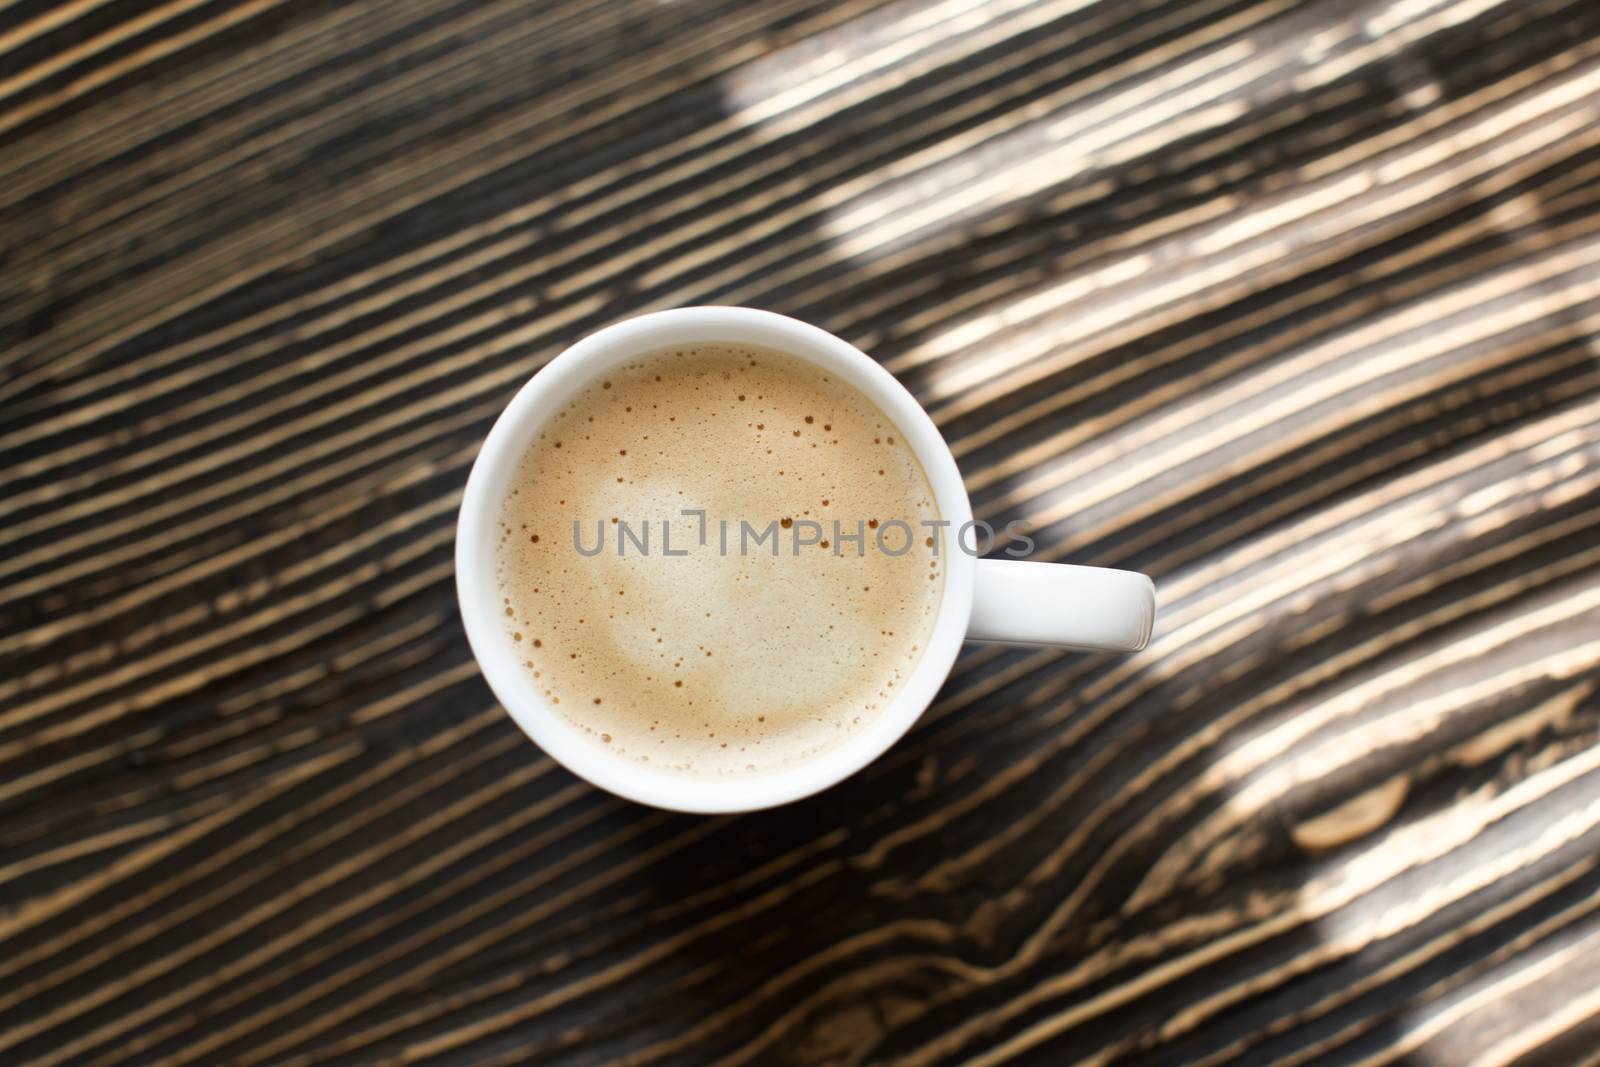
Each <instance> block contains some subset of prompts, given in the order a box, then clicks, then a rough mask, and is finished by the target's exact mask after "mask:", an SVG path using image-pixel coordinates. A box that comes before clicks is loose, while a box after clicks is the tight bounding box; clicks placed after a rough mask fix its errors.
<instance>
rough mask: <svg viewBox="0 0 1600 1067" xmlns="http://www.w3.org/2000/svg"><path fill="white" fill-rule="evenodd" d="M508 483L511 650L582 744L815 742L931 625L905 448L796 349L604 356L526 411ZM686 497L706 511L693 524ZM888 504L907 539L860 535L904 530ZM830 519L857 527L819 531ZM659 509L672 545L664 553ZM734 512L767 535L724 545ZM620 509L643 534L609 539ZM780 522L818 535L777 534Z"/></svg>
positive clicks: (816, 746) (866, 716) (716, 766)
mask: <svg viewBox="0 0 1600 1067" xmlns="http://www.w3.org/2000/svg"><path fill="white" fill-rule="evenodd" d="M515 485H516V488H515V489H514V490H513V492H512V495H511V496H510V497H508V498H507V500H506V502H505V506H504V510H503V514H502V518H501V543H500V548H499V551H498V553H497V558H496V573H497V576H498V578H499V581H500V587H501V595H502V598H503V601H504V609H505V622H506V628H507V632H508V633H510V634H511V635H512V638H513V640H514V642H515V643H516V647H517V649H518V652H519V655H520V656H522V657H523V661H524V667H525V669H526V670H527V671H528V672H529V673H530V674H531V675H533V677H534V680H535V683H536V684H537V685H538V686H539V688H540V691H541V692H543V693H544V695H545V697H546V699H548V700H550V701H552V703H554V706H555V708H556V710H557V711H559V712H560V713H561V714H562V715H563V716H565V717H566V718H567V720H568V721H569V722H571V723H572V724H573V725H575V726H577V727H578V728H579V729H581V730H583V731H584V732H585V733H587V734H588V735H589V736H591V737H592V738H594V739H595V741H596V743H598V744H601V745H604V746H606V747H607V748H608V749H610V750H611V751H613V752H616V753H618V754H621V755H624V756H626V757H629V758H633V759H637V760H639V761H641V762H645V763H649V764H650V765H651V766H653V767H658V768H663V769H668V770H672V771H677V772H682V773H686V774H693V775H697V776H702V777H722V776H740V775H748V774H755V773H762V772H769V771H772V770H776V769H779V768H782V767H785V766H789V765H792V764H794V763H796V762H799V761H803V760H805V759H807V758H809V757H811V756H813V755H816V754H817V753H820V752H822V751H823V750H825V749H827V748H829V747H831V746H833V745H835V744H837V743H838V742H839V741H840V740H841V739H843V738H844V737H846V736H848V735H849V734H850V733H851V732H852V731H854V730H857V729H859V728H860V727H861V726H862V725H863V724H864V723H866V722H868V721H870V719H871V718H872V717H873V716H874V715H875V714H877V713H878V712H880V711H881V710H882V709H883V708H884V707H885V706H886V705H887V704H888V703H889V701H890V700H891V699H892V698H893V696H894V695H895V692H896V689H897V688H898V687H899V686H900V685H902V684H903V681H904V679H905V678H906V677H907V676H908V675H909V674H910V673H911V670H912V668H913V667H914V666H915V665H916V662H917V660H918V659H919V658H920V656H921V654H922V650H923V648H924V647H925V646H926V644H927V639H928V635H929V634H930V633H931V631H932V628H933V622H934V617H935V614H936V613H937V610H938V605H939V600H940V596H941V594H942V587H943V585H944V569H945V568H944V557H943V555H942V553H943V552H944V551H945V548H946V543H945V540H946V539H936V541H935V544H936V546H937V554H936V552H935V548H934V547H932V546H930V545H929V544H928V537H929V535H930V532H931V531H930V529H928V528H925V527H923V526H922V525H921V523H922V522H923V521H924V520H932V519H934V518H936V517H937V513H936V511H935V509H934V505H933V493H932V490H931V489H930V487H929V485H928V480H927V477H926V475H925V474H924V473H923V471H922V468H921V465H920V464H919V463H918V462H917V459H916V457H915V455H914V454H913V453H912V451H911V449H910V448H909V447H908V446H907V445H906V444H905V442H904V441H902V440H901V439H900V438H899V437H898V434H897V431H896V429H895V427H894V426H893V424H891V423H890V422H889V420H888V419H887V418H886V417H885V416H884V414H883V413H882V412H881V411H880V410H878V408H877V407H876V406H874V405H873V404H872V403H871V402H870V401H868V400H867V398H866V397H865V396H863V395H861V394H860V393H859V392H857V391H856V390H855V389H854V388H853V387H851V386H849V385H847V384H845V383H843V382H840V381H838V380H837V379H836V378H831V377H830V375H828V374H827V373H826V372H825V371H823V370H822V369H820V368H817V367H815V366H813V365H812V364H809V363H806V362H805V361H803V360H800V359H797V358H795V357H793V356H788V355H785V354H782V353H778V352H773V351H768V350H763V349H751V348H742V347H739V348H735V347H730V346H700V347H694V348H684V349H671V350H668V351H665V352H659V353H654V354H651V355H647V356H643V357H641V358H640V359H638V360H636V361H634V362H632V363H629V364H627V365H625V366H622V367H619V368H617V369H616V370H615V371H613V372H611V373H610V374H609V375H608V376H607V377H606V378H605V379H604V380H603V381H600V382H596V383H594V384H593V385H592V386H591V387H590V388H589V389H588V390H587V391H585V392H584V393H582V394H581V395H580V396H578V397H577V398H576V399H575V400H574V401H573V402H572V403H571V404H569V405H568V406H567V407H566V408H565V409H563V410H562V411H561V412H559V413H558V414H557V415H556V417H555V418H554V419H553V420H552V421H551V422H550V423H549V424H548V425H547V426H545V427H544V428H543V431H542V432H541V433H540V435H539V437H538V439H537V440H536V441H535V443H534V444H533V446H532V447H531V448H530V449H529V451H528V453H527V455H526V456H525V457H524V458H523V461H522V464H521V466H520V468H519V471H518V474H517V478H516V482H515ZM684 509H703V510H704V511H705V513H706V516H705V525H704V535H705V543H704V544H701V541H700V538H701V534H702V526H701V521H700V519H699V518H698V517H697V516H685V515H683V514H682V511H683V510H684ZM895 519H898V520H901V521H902V522H905V523H906V524H907V525H908V526H909V527H910V528H911V530H912V531H914V535H913V536H912V537H911V539H910V541H911V547H910V550H909V551H906V552H905V553H904V554H903V555H890V554H888V553H885V552H883V551H881V550H880V549H879V546H878V543H877V533H878V532H879V530H884V532H885V540H886V543H887V545H888V547H889V548H890V550H891V551H898V550H899V548H900V546H901V544H902V543H904V542H905V541H906V536H905V534H904V533H903V532H901V531H899V530H898V529H896V530H894V532H893V536H889V533H890V531H889V530H888V529H887V528H886V524H889V523H890V521H891V520H895ZM835 520H837V521H838V522H839V524H840V527H841V528H842V531H843V532H844V533H845V534H847V535H854V534H855V533H856V532H857V529H858V523H860V524H861V526H860V529H861V530H862V532H863V533H864V534H865V540H864V544H863V545H862V546H861V547H860V548H858V547H857V545H856V543H855V542H854V541H849V540H846V541H843V542H842V543H840V544H837V545H836V544H835V543H834V541H835V532H834V525H833V524H834V521H835ZM663 521H666V522H667V523H669V527H668V531H667V532H668V533H669V534H670V547H671V550H672V551H673V552H674V553H679V552H686V553H687V554H685V555H676V554H674V555H671V556H669V555H666V554H665V552H664V551H663V550H664V548H665V547H666V546H665V545H663V543H662V534H663V526H662V523H663ZM741 521H744V522H748V524H749V526H750V528H751V530H752V531H755V532H759V531H761V530H763V529H764V528H766V527H767V526H768V524H770V523H773V522H774V521H777V522H778V523H779V525H778V526H776V527H775V528H774V529H775V530H776V531H777V534H778V536H779V541H780V551H779V553H778V555H777V556H776V557H774V556H773V555H772V554H771V548H770V542H766V543H762V544H761V545H760V546H759V547H756V548H754V549H751V550H750V551H749V552H748V554H741V553H740V546H741V532H742V531H741V525H740V524H741ZM574 522H576V523H578V537H577V542H576V544H575V540H574V526H573V524H574ZM724 522H725V523H726V524H727V525H726V531H727V532H726V538H727V549H728V552H727V555H723V554H722V552H721V547H722V546H721V543H720V542H721V541H722V538H723V536H724V534H723V530H724V526H723V523H724ZM808 522H817V523H819V524H820V525H821V527H822V529H821V531H820V535H818V534H816V533H815V532H813V531H811V530H810V529H809V528H808V527H807V525H806V524H807V523H808ZM624 524H626V525H627V527H628V528H629V529H630V530H631V531H632V532H633V533H634V535H635V536H636V537H637V536H638V535H639V533H640V532H641V531H647V534H646V536H648V538H649V544H648V551H647V552H643V553H641V552H640V551H639V549H638V546H637V544H636V543H635V541H634V540H631V539H630V540H624V541H623V554H621V555H619V554H618V550H617V544H618V540H619V535H620V534H621V532H622V528H623V525H624ZM796 534H799V535H800V537H801V540H805V539H806V538H807V537H808V536H813V537H816V536H820V542H821V543H816V544H812V545H808V546H802V547H800V548H799V549H798V554H795V553H796V549H795V547H794V541H795V535H796ZM602 537H603V542H601V543H603V546H604V547H603V550H602V551H600V552H599V554H597V555H592V556H586V555H583V554H581V553H580V551H579V546H581V547H582V548H584V549H586V550H590V549H593V548H594V547H595V545H596V543H597V542H600V539H601V538H602ZM745 544H746V547H747V548H748V547H749V535H746V541H745ZM557 702H558V703H557Z"/></svg>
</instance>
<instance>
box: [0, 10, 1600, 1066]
mask: <svg viewBox="0 0 1600 1067" xmlns="http://www.w3.org/2000/svg"><path fill="white" fill-rule="evenodd" d="M0 49H3V58H0V108H3V110H0V144H3V148H0V172H3V175H0V243H3V246H4V247H3V259H0V339H3V344H0V351H3V366H4V370H3V372H0V470H4V472H5V475H4V494H3V505H0V506H3V509H4V521H3V525H0V541H3V545H0V600H3V605H0V665H3V670H0V1063H3V1064H6V1065H12V1064H18V1065H20V1064H28V1065H37V1067H49V1065H73V1067H110V1065H113V1064H118V1065H126V1064H161V1065H168V1067H177V1065H180V1064H201V1065H210V1064H241V1065H254V1064H274V1065H277V1064H282V1065H311V1064H368V1063H374V1064H375V1063H397V1062H412V1061H426V1062H430V1063H438V1064H472V1065H488V1064H521V1063H560V1064H610V1063H625V1064H656V1063H662V1064H679V1063H681V1064H695V1065H705V1064H729V1065H731V1064H759V1065H767V1064H858V1063H874V1064H879V1063H882V1064H902V1065H924V1064H926V1065H931V1064H953V1063H972V1064H985V1065H987V1064H998V1063H1019V1064H1047V1065H1057V1064H1069V1063H1087V1064H1104V1063H1112V1062H1115V1063H1128V1064H1174V1063H1185V1064H1207V1065H1210V1064H1224V1063H1232V1064H1241V1063H1242V1064H1265V1063H1282V1064H1306V1065H1313V1064H1317V1065H1320V1064H1405V1065H1407V1067H1461V1065H1467V1064H1473V1065H1479V1064H1505V1063H1519V1064H1550V1065H1556V1067H1572V1065H1576V1064H1583V1063H1587V1064H1595V1063H1600V1056H1597V1053H1600V743H1597V741H1600V739H1597V733H1600V697H1597V694H1596V686H1597V683H1600V666H1597V664H1600V180H1597V179H1600V4H1596V3H1593V2H1592V0H1528V2H1519V0H1360V2H1351V0H1326V2H1318V3H1310V4H1304V5H1295V4H1292V3H1288V2H1285V0H1259V2H1258V0H1197V2H1194V3H1174V2H1168V0H1041V2H1038V3H1020V2H1011V0H991V2H988V3H978V2H975V0H888V2H882V3H878V2H855V0H848V2H842V3H823V2H818V0H769V2H766V3H761V4H752V3H734V2H731V0H597V2H592V3H582V2H576V0H566V2H560V3H545V4H533V3H525V2H517V0H501V2H489V3H450V2H444V0H391V2H370V3H365V4H352V5H338V4H332V3H322V2H317V3H311V2H292V3H291V2H289V0H139V2H116V0H111V2H108V0H72V2H67V3H51V2H34V0H20V2H14V3H10V4H6V5H4V7H3V9H0ZM701 302H720V303H737V304H749V305H755V306H762V307H769V308H773V309H777V310H781V311H784V312H788V313H791V314H794V315H797V316H800V317H802V318H806V319H809V320H811V321H813V322H816V323H818V324H820V325H822V326H824V327H826V328H828V329H830V330H833V331H835V332H837V333H839V334H841V335H843V336H845V337H847V338H849V339H850V340H852V341H854V342H855V343H857V344H858V345H860V346H861V347H863V348H864V349H865V350H867V351H868V352H870V353H872V354H873V355H874V356H875V357H876V358H878V359H880V360H882V362H883V363H884V364H885V365H886V366H888V367H889V368H890V369H892V370H893V371H894V372H895V373H896V374H898V375H899V376H900V378H901V380H903V381H904V382H906V383H907V385H908V386H910V387H911V388H912V389H913V390H914V391H915V392H916V393H917V394H918V395H919V397H920V398H921V399H922V400H923V401H924V402H925V403H926V404H927V405H928V407H929V408H930V410H931V411H932V412H933V413H934V416H935V418H936V419H937V421H938V422H939V424H940V425H941V427H942V429H943V430H944V432H945V433H946V435H947V436H948V438H949V440H950V441H951V443H952V445H953V447H954V448H955V451H956V453H957V455H958V457H959V459H960V462H961V464H962V467H963V471H964V474H965V476H966V478H967V482H968V486H969V487H970V489H971V491H972V493H973V495H974V499H975V504H976V507H977V508H978V512H979V514H980V515H982V516H985V517H988V518H991V519H997V520H1001V521H1004V520H1006V519H1011V518H1021V519H1026V520H1028V521H1029V522H1030V523H1032V524H1033V526H1034V527H1035V528H1036V530H1037V533H1036V535H1035V536H1036V539H1037V541H1038V543H1039V556H1040V558H1051V559H1071V560H1076V561H1081V562H1092V563H1106V564H1119V565H1126V566H1133V567H1138V568H1141V569H1144V570H1146V571H1148V572H1149V573H1151V574H1152V575H1154V576H1155V577H1156V579H1157V582H1158V584H1159V587H1160V590H1161V597H1162V602H1163V608H1162V616H1161V619H1160V622H1159V626H1158V632H1157V638H1156V640H1155V641H1154V643H1153V644H1152V645H1151V647H1150V648H1149V649H1148V650H1147V651H1146V652H1144V653H1142V654H1140V655H1137V656H1134V657H1131V658H1127V659H1116V658H1110V657H1089V656H1079V655H1067V654H1060V653H1055V652H1047V651H1046V652H1041V651H1025V650H999V649H994V648H986V649H979V648H971V649H969V650H968V652H967V653H966V655H965V656H964V657H963V658H962V660H961V662H960V664H959V665H958V668H957V670H956V673H955V675H954V676H953V677H952V678H951V680H950V682H949V684H948V685H947V686H946V688H945V690H944V691H943V693H942V695H941V698H940V700H939V701H938V703H937V705H936V706H935V707H934V708H933V710H932V711H931V712H930V713H929V714H928V715H927V716H926V717H925V719H924V720H923V721H922V723H921V724H920V725H919V726H918V727H917V728H916V730H915V731H914V732H913V733H912V734H911V735H910V736H909V737H907V738H906V739H905V740H904V741H902V742H901V743H900V744H899V745H898V746H896V747H895V748H894V749H893V750H892V751H891V752H890V753H889V754H888V755H887V756H886V757H885V758H883V759H882V760H880V761H879V762H878V763H877V764H875V765H874V766H872V767H871V768H870V769H869V770H868V771H866V772H865V773H863V774H861V775H859V776H858V777H856V778H854V779H853V780H851V781H849V782H847V783H845V784H844V785H841V786H840V787H838V788H835V789H833V790H831V791H829V792H828V793H826V794H824V795H822V796H819V797H817V798H815V799H813V800H810V801H807V802H803V803H799V804H795V805H792V806H790V807H787V808H783V809H780V810H776V811H771V812H767V813H763V814H757V815H750V816H746V817H741V818H710V819H706V818H693V817H680V816H674V815H669V814H665V813H661V812H657V811H652V810H647V809H644V808H641V807H636V806H633V805H630V804H627V803H623V802H621V801H618V800H615V799H613V798H611V797H609V796H607V795H604V794H602V793H599V792H597V791H596V790H594V789H592V788H589V787H587V786H585V785H584V784H582V783H580V782H579V781H577V780H576V779H574V778H573V777H572V776H571V775H569V774H568V773H566V772H565V771H563V770H561V769H559V768H558V767H556V766H553V765H552V764H551V762H550V761H549V760H548V759H547V758H545V757H543V756H542V755H541V753H540V752H539V751H538V750H537V749H536V748H534V747H533V746H532V745H531V744H529V743H528V742H527V741H525V740H524V738H523V736H522V735H521V734H520V733H519V732H518V730H517V729H516V728H515V727H514V726H513V725H512V724H511V722H510V720H509V719H508V718H507V717H506V716H505V715H504V713H503V712H502V711H501V710H500V709H499V708H497V707H496V706H495V704H494V701H493V699H492V697H491V696H490V694H489V692H488V690H487V688H486V687H485V685H484V684H483V682H482V680H481V679H480V678H479V676H478V673H477V671H476V670H475V668H474V666H473V662H472V660H471V658H470V656H469V654H468V651H467V647H466V644H465V642H464V640H463V637H462V633H461V627H460V623H459V620H458V618H457V614H456V608H455V599H454V591H453V586H452V577H451V549H452V537H453V523H454V519H455V510H456V506H457V503H458V501H459V499H460V490H461V486H462V483H463V480H464V478H465V475H466V470H467V466H468V464H469V462H470V461H471V459H472V457H473V455H474V452H475V449H476V448H477V445H478V442H479V440H480V439H481V438H482V436H483V434H484V432H485V430H486V429H487V427H488V425H489V423H490V422H491V420H492V419H493V417H494V416H495V414H496V413H497V412H498V410H499V409H500V407H501V405H502V404H504V403H505V401H506V400H507V398H508V397H509V396H510V395H511V393H512V392H513V391H514V390H515V389H516V387H517V386H518V385H520V384H521V383H522V382H523V381H524V380H526V379H527V378H528V376H529V375H531V374H532V373H533V372H534V371H535V370H537V369H538V367H539V366H540V365H541V364H542V363H543V362H544V361H545V360H547V359H548V358H549V357H550V356H551V355H553V354H554V353H555V352H557V351H559V350H560V349H561V348H562V347H564V346H565V345H567V344H569V343H570V342H572V341H573V340H574V339H576V338H578V337H580V336H581V335H583V334H584V333H586V332H588V331H590V330H593V329H595V328H596V327H598V326H600V325H602V324H604V323H608V322H611V321H614V320H616V319H619V318H622V317H625V316H627V315H630V314H633V313H635V312H638V311H640V310H642V309H647V308H657V307H666V306H672V305H679V304H691V303H701Z"/></svg>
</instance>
